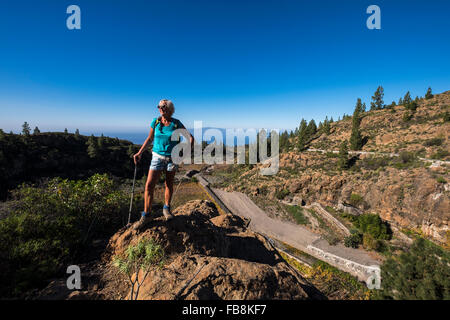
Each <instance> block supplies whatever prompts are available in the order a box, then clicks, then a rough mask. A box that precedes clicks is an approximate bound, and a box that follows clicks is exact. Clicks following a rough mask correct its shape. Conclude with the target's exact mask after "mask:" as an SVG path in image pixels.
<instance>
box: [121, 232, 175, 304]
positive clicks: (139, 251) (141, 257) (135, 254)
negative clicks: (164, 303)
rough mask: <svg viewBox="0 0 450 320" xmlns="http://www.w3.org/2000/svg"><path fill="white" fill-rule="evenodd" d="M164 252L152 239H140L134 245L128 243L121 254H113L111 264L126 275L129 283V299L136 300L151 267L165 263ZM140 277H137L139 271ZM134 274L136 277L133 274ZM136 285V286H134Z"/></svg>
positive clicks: (160, 266)
mask: <svg viewBox="0 0 450 320" xmlns="http://www.w3.org/2000/svg"><path fill="white" fill-rule="evenodd" d="M165 260H166V258H165V252H164V249H163V248H162V247H161V245H160V244H158V243H157V242H155V241H154V240H153V239H145V238H144V239H141V240H140V241H139V242H138V243H137V244H136V245H130V246H128V248H127V249H126V250H125V254H124V255H123V256H115V257H114V258H113V265H114V266H115V267H116V268H117V269H118V271H119V272H121V273H123V274H125V275H126V276H127V277H128V281H129V283H130V289H131V290H130V300H137V298H138V297H139V289H140V287H141V286H142V284H143V283H144V280H145V279H146V278H147V276H148V274H149V272H150V270H151V268H153V267H159V268H162V267H163V265H164V263H165ZM140 271H142V277H141V279H139V273H140ZM134 274H136V277H133V275H134ZM135 286H136V288H135Z"/></svg>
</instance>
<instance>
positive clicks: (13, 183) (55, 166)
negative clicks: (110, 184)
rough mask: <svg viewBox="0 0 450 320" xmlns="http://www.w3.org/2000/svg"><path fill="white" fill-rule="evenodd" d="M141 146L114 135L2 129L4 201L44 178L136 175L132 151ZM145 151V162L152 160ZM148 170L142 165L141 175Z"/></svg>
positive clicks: (0, 193)
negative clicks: (14, 191) (21, 186)
mask: <svg viewBox="0 0 450 320" xmlns="http://www.w3.org/2000/svg"><path fill="white" fill-rule="evenodd" d="M137 150H138V146H136V145H133V144H132V143H131V142H129V141H126V140H120V139H117V138H110V137H103V136H100V137H94V136H91V137H87V136H83V135H80V134H72V133H62V132H45V133H36V134H28V135H24V134H22V135H18V134H13V133H9V134H7V133H4V132H3V131H2V130H1V129H0V200H5V198H6V197H7V192H8V190H11V189H14V188H16V187H17V185H18V184H20V183H22V182H33V183H35V182H39V180H40V179H42V178H49V177H61V178H69V179H80V178H81V179H83V178H87V177H90V176H91V175H93V174H94V173H109V174H112V175H114V176H116V177H130V176H132V175H133V170H134V167H133V162H132V159H131V154H133V153H134V152H137ZM149 159H150V154H149V153H147V152H146V153H145V154H144V156H143V161H149ZM145 173H146V168H143V167H139V170H138V177H141V176H142V175H143V174H145Z"/></svg>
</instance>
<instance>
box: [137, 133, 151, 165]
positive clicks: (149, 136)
mask: <svg viewBox="0 0 450 320" xmlns="http://www.w3.org/2000/svg"><path fill="white" fill-rule="evenodd" d="M154 134H155V130H154V129H153V128H151V127H150V132H149V133H148V137H147V139H145V141H144V144H143V145H142V147H141V149H139V152H138V153H136V154H135V155H134V156H133V159H134V164H137V163H138V162H139V160H141V156H142V153H143V152H144V151H145V148H146V147H147V145H148V144H149V143H150V142H152V141H153V137H154Z"/></svg>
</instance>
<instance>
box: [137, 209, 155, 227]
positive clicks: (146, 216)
mask: <svg viewBox="0 0 450 320" xmlns="http://www.w3.org/2000/svg"><path fill="white" fill-rule="evenodd" d="M152 220H153V215H150V214H149V213H145V212H142V216H141V219H139V221H138V222H136V223H135V224H134V226H133V229H134V230H142V229H143V228H144V227H145V226H146V225H148V224H149V223H150V222H151V221H152Z"/></svg>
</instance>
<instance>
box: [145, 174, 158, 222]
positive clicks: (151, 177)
mask: <svg viewBox="0 0 450 320" xmlns="http://www.w3.org/2000/svg"><path fill="white" fill-rule="evenodd" d="M160 176H161V170H149V171H148V177H147V182H146V183H145V193H144V211H145V212H147V213H150V212H151V210H152V202H153V192H154V191H155V185H156V183H157V182H158V180H159V177H160Z"/></svg>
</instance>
